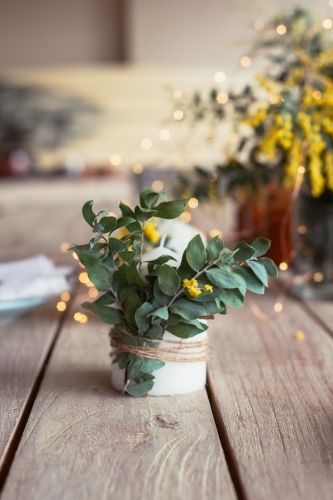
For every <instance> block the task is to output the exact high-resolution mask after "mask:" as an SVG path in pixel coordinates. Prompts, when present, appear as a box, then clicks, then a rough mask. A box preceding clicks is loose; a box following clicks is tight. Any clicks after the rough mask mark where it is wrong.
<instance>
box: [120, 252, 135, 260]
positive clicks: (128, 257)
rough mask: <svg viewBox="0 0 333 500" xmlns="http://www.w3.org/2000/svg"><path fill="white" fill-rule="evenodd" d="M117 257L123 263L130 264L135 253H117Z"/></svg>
mask: <svg viewBox="0 0 333 500" xmlns="http://www.w3.org/2000/svg"><path fill="white" fill-rule="evenodd" d="M119 257H121V258H122V259H123V261H124V262H130V261H131V260H133V259H134V257H136V253H135V252H132V251H130V250H124V251H123V252H119Z"/></svg>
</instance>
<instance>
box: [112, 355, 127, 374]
mask: <svg viewBox="0 0 333 500" xmlns="http://www.w3.org/2000/svg"><path fill="white" fill-rule="evenodd" d="M127 361H128V355H127V353H126V352H122V353H120V354H118V355H117V356H116V357H115V359H114V360H113V362H112V363H118V366H119V368H120V370H124V369H125V368H126V365H127Z"/></svg>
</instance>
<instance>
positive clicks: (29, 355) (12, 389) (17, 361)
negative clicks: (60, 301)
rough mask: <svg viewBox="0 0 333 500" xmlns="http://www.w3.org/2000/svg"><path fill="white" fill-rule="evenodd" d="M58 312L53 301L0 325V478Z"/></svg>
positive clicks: (58, 318) (48, 348)
mask: <svg viewBox="0 0 333 500" xmlns="http://www.w3.org/2000/svg"><path fill="white" fill-rule="evenodd" d="M59 321H60V315H59V313H58V311H56V308H55V303H54V301H52V303H50V304H49V305H46V306H41V307H39V308H37V309H35V310H34V311H33V312H31V313H30V314H27V315H25V316H23V317H22V318H19V319H17V320H15V321H13V322H12V323H10V324H3V325H0V400H1V405H0V480H1V475H2V474H3V473H5V471H6V468H7V461H8V460H9V459H10V455H11V452H12V447H13V446H15V441H16V439H17V433H18V432H19V427H20V425H21V423H22V421H23V420H24V419H25V418H27V416H28V415H27V416H26V417H25V412H26V411H27V408H28V406H29V405H30V404H31V403H32V401H31V398H32V397H33V393H34V390H35V386H36V383H37V381H38V378H39V376H40V374H41V371H42V369H43V366H44V363H45V360H46V359H47V356H48V353H49V350H50V348H51V346H52V343H53V341H54V339H55V335H56V333H57V329H58V325H59Z"/></svg>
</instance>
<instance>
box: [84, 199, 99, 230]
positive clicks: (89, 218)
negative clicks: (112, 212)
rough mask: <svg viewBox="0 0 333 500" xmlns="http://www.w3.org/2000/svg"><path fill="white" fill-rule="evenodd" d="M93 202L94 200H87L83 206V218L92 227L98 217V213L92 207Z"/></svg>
mask: <svg viewBox="0 0 333 500" xmlns="http://www.w3.org/2000/svg"><path fill="white" fill-rule="evenodd" d="M93 203H94V202H93V200H90V201H87V202H86V203H85V204H84V205H83V207H82V215H83V218H84V220H85V221H86V222H87V223H88V224H89V226H91V227H93V225H94V221H95V219H96V214H95V213H94V212H93V209H92V206H93Z"/></svg>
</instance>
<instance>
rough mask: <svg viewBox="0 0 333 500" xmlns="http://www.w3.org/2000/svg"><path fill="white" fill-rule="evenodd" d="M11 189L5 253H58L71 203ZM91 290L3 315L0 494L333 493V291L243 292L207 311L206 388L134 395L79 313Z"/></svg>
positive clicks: (9, 499)
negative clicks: (121, 387)
mask: <svg viewBox="0 0 333 500" xmlns="http://www.w3.org/2000/svg"><path fill="white" fill-rule="evenodd" d="M117 186H118V187H117V190H118V192H119V189H120V187H119V186H120V185H119V184H118V185H117ZM124 186H125V185H124ZM7 188H8V186H7ZM9 188H10V187H9ZM52 189H53V190H54V189H55V187H54V186H53V188H52ZM81 189H82V186H81ZM125 191H126V189H125V187H124V190H123V192H124V193H125ZM6 193H7V194H6V195H7V198H6V200H7V205H6V206H2V207H0V208H1V209H2V211H1V224H0V236H1V239H0V242H1V243H0V246H1V256H2V260H5V259H9V258H13V257H14V255H15V254H16V255H20V254H21V253H20V251H21V250H22V248H21V247H22V246H23V247H24V248H25V252H26V253H27V254H32V253H34V252H37V251H44V252H45V253H47V254H52V248H53V251H54V254H55V253H57V250H58V247H59V245H60V243H61V241H62V239H63V238H67V237H69V235H68V234H66V231H65V229H64V227H67V228H68V227H72V226H71V225H70V224H69V225H68V224H67V226H66V224H65V226H64V221H66V217H67V222H68V221H70V217H73V212H71V211H69V210H67V212H68V213H67V216H66V213H65V212H66V211H65V209H58V210H55V208H54V207H53V208H52V206H51V205H52V204H51V205H50V206H49V208H48V209H47V210H46V211H44V212H41V211H40V209H39V208H38V199H37V198H38V197H37V198H36V197H35V199H34V201H32V200H30V205H29V204H27V203H25V209H24V211H23V212H22V206H21V202H20V201H17V203H14V202H13V203H12V204H10V200H11V198H10V196H9V194H10V192H9V191H8V190H7V192H6ZM40 196H42V194H41V195H40ZM2 199H4V198H2ZM117 199H119V196H118V198H117ZM21 200H22V197H21ZM22 203H23V202H22ZM45 203H46V202H45V201H44V202H43V205H45ZM111 204H112V203H111ZM36 207H37V208H36ZM109 208H110V209H113V207H109ZM42 213H44V214H45V213H46V214H47V217H44V218H43V217H42V216H41V214H42ZM19 214H21V218H18V215H19ZM60 216H61V217H60ZM59 219H61V222H58V223H57V221H59ZM37 222H38V225H37V226H36V224H37ZM50 223H51V225H50ZM85 230H86V229H84V226H83V225H82V226H81V225H80V223H79V224H78V225H77V226H76V229H75V231H76V236H77V237H79V236H80V231H82V234H83V232H84V231H85ZM32 236H34V238H33V237H32ZM81 241H82V240H81ZM76 242H78V243H80V240H79V241H78V240H76ZM20 249H21V250H20ZM58 260H61V259H60V258H59V256H58ZM86 290H87V289H86V288H83V289H82V288H81V289H78V290H77V292H76V294H72V301H71V304H70V305H69V307H68V309H67V310H66V311H65V312H64V313H60V312H58V311H57V310H56V307H55V305H56V300H55V301H51V302H50V303H48V304H46V305H44V306H41V307H39V308H37V309H35V310H34V311H33V312H31V313H30V314H27V315H25V316H23V317H21V318H19V319H17V320H16V321H14V322H12V323H11V324H8V325H2V326H1V327H0V374H1V376H0V396H1V406H0V457H1V458H0V460H1V461H0V473H1V476H0V477H1V486H2V493H1V497H0V498H1V500H45V499H47V500H64V499H65V500H72V499H76V498H79V499H80V500H85V499H87V500H88V499H89V500H90V499H96V500H107V499H110V500H111V499H112V500H136V499H138V500H139V499H140V500H141V499H144V500H165V499H169V498H172V499H186V500H192V499H198V500H206V499H209V500H219V499H223V500H236V499H237V498H238V499H240V500H245V499H246V500H261V499H262V500H273V499H274V500H275V499H276V500H300V499H302V500H303V499H305V500H312V499H313V500H318V499H320V500H326V499H327V500H331V499H332V498H333V341H332V335H333V327H332V325H333V307H332V304H331V303H309V304H305V303H301V302H297V301H295V300H293V299H291V298H287V300H286V301H285V303H284V308H283V311H282V312H280V313H276V312H275V311H274V309H273V305H274V301H275V299H276V297H277V294H278V290H277V289H276V288H273V287H272V288H271V289H270V290H269V292H268V293H267V294H266V295H265V296H264V297H258V296H250V295H249V296H248V300H247V303H246V306H245V307H244V308H243V309H238V310H237V309H236V310H235V309H232V310H230V311H229V314H228V315H227V316H224V317H219V318H218V319H215V320H214V321H212V322H211V324H210V339H211V344H212V347H213V349H214V351H213V355H212V358H211V361H210V363H209V382H208V385H207V388H206V389H203V390H201V391H199V392H196V393H193V394H189V395H185V396H177V397H161V398H156V397H144V398H132V397H129V396H122V395H121V394H119V393H117V392H115V391H114V390H113V389H112V388H111V384H110V358H109V346H108V338H107V335H106V333H107V330H108V327H107V326H106V325H101V324H100V323H98V322H97V321H96V319H95V318H93V317H92V316H89V320H88V322H87V323H86V324H81V323H78V322H76V321H74V319H73V315H74V313H75V312H76V311H79V310H80V309H79V304H80V302H82V300H83V299H84V294H85V292H86ZM296 332H303V333H304V339H303V340H298V339H297V336H295V334H296ZM299 338H301V336H299Z"/></svg>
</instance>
